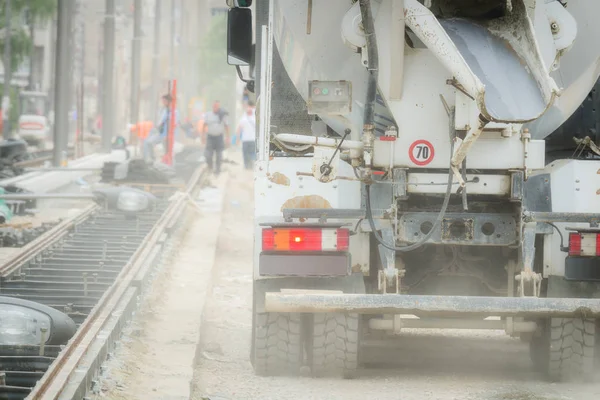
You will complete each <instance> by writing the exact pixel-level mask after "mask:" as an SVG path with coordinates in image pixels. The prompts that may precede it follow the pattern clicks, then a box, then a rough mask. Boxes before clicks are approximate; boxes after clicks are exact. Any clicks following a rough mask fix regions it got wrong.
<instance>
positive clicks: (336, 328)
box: [308, 313, 360, 378]
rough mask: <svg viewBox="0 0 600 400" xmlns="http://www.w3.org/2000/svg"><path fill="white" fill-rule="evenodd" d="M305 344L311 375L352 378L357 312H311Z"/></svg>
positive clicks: (356, 347)
mask: <svg viewBox="0 0 600 400" xmlns="http://www.w3.org/2000/svg"><path fill="white" fill-rule="evenodd" d="M312 331H313V332H312V338H310V339H311V340H310V345H309V347H308V348H309V349H310V352H309V362H310V364H311V367H312V373H313V375H314V376H342V377H344V378H353V377H354V375H355V372H356V369H357V368H358V348H359V336H360V324H359V316H358V314H343V313H329V314H326V313H324V314H315V315H314V319H313V329H312Z"/></svg>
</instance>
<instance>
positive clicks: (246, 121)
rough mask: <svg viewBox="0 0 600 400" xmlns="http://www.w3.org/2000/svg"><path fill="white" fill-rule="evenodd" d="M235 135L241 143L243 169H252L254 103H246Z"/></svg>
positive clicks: (254, 155) (254, 148)
mask: <svg viewBox="0 0 600 400" xmlns="http://www.w3.org/2000/svg"><path fill="white" fill-rule="evenodd" d="M237 134H238V135H239V137H240V142H241V143H242V154H243V155H244V167H245V168H246V169H252V168H253V166H254V160H255V159H256V116H255V114H254V103H252V102H248V106H247V107H246V112H245V113H244V115H243V116H242V118H241V119H240V122H239V124H238V129H237Z"/></svg>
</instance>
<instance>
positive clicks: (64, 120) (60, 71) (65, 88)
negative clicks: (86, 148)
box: [53, 0, 71, 167]
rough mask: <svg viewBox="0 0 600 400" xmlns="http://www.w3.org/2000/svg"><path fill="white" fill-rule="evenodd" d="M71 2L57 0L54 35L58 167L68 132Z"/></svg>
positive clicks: (55, 132)
mask: <svg viewBox="0 0 600 400" xmlns="http://www.w3.org/2000/svg"><path fill="white" fill-rule="evenodd" d="M70 1H71V0H58V20H57V35H56V64H55V65H56V67H55V68H54V72H55V77H54V107H55V108H54V110H55V112H54V150H53V162H54V166H55V167H60V166H61V165H62V162H63V151H66V149H67V135H68V131H69V99H70V93H69V92H70V90H69V89H70V87H71V76H70V66H69V64H70V62H69V36H70V34H71V32H69V27H70V24H69V22H68V21H69V18H70V17H71V15H70V11H71V6H70V5H69V3H70Z"/></svg>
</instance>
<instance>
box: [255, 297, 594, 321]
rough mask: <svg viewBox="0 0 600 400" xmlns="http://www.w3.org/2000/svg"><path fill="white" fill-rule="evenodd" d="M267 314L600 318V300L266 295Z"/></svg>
mask: <svg viewBox="0 0 600 400" xmlns="http://www.w3.org/2000/svg"><path fill="white" fill-rule="evenodd" d="M265 311H267V312H286V313H323V312H326V313H331V312H352V313H359V314H414V315H417V316H442V317H443V316H460V315H462V316H478V317H479V316H481V317H487V316H505V317H539V318H542V317H572V316H586V317H599V316H600V299H572V298H560V299H556V298H534V297H472V296H413V295H401V294H385V295H383V294H311V293H306V294H296V293H278V292H269V293H266V294H265Z"/></svg>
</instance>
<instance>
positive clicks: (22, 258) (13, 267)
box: [0, 204, 99, 279]
mask: <svg viewBox="0 0 600 400" xmlns="http://www.w3.org/2000/svg"><path fill="white" fill-rule="evenodd" d="M98 209H99V206H98V205H96V204H90V205H88V206H87V207H85V208H84V209H83V210H82V211H81V212H80V213H78V214H77V215H74V216H72V217H70V218H67V219H65V220H63V221H62V222H60V223H59V224H58V225H56V226H54V227H53V228H52V229H50V230H49V231H47V232H45V233H44V234H42V235H41V236H39V237H38V238H37V239H35V240H34V241H32V242H30V243H28V244H26V245H25V246H23V247H22V248H21V251H19V252H18V253H17V254H15V255H14V256H12V257H11V258H9V259H8V260H6V261H5V262H4V263H3V264H2V265H1V266H0V277H1V278H2V279H6V278H9V277H10V276H11V275H13V274H14V273H15V272H17V271H18V270H19V269H20V268H21V267H22V266H23V265H25V264H26V263H27V262H28V261H29V260H31V259H32V258H34V257H35V256H37V255H38V254H39V253H40V252H42V251H43V250H45V249H47V248H48V247H50V246H51V245H52V244H54V243H56V242H58V241H59V240H60V239H62V238H63V237H64V236H65V235H66V234H67V233H68V232H69V231H70V230H71V229H72V228H73V227H75V225H77V224H79V223H80V222H82V221H84V220H85V219H86V218H88V217H89V216H90V215H91V214H92V213H93V212H94V211H96V210H98Z"/></svg>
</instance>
